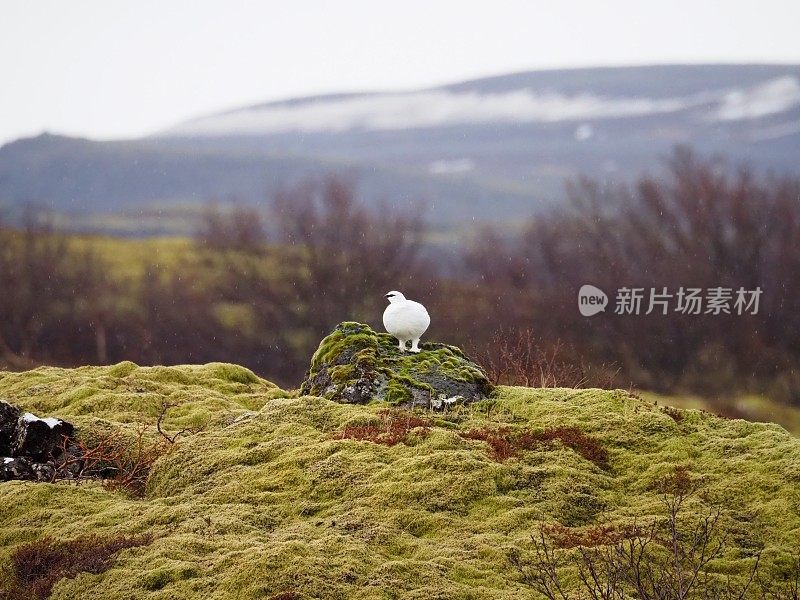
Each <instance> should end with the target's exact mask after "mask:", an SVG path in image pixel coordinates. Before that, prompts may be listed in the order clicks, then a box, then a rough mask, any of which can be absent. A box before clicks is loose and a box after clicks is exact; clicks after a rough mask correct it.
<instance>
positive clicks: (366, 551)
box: [0, 363, 800, 600]
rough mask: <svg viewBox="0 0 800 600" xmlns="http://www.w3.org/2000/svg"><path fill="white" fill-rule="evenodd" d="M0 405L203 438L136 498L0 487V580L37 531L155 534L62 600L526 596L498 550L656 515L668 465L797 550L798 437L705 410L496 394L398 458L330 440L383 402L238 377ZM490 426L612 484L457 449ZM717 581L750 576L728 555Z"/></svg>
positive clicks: (128, 366)
mask: <svg viewBox="0 0 800 600" xmlns="http://www.w3.org/2000/svg"><path fill="white" fill-rule="evenodd" d="M0 397H2V398H6V399H8V400H10V401H12V402H14V403H16V404H19V405H21V406H23V407H25V408H26V409H29V410H33V411H34V412H38V413H45V414H48V415H57V416H61V417H65V418H69V419H71V420H73V421H74V422H75V423H76V424H77V425H78V426H79V427H80V428H82V429H83V430H84V431H85V430H87V429H89V428H91V427H94V426H97V425H98V424H99V423H100V422H101V421H110V422H118V423H123V424H133V423H136V422H138V421H142V420H147V421H150V422H152V420H153V419H154V417H155V415H156V414H157V412H158V406H159V404H160V403H161V402H162V401H163V400H164V399H168V400H169V401H170V402H173V403H177V404H179V406H178V407H176V408H174V409H172V410H171V411H170V413H169V418H168V419H167V421H166V426H167V428H168V429H173V430H174V429H177V428H179V427H183V426H186V425H189V424H192V425H204V426H205V431H204V432H202V433H200V434H196V435H193V436H191V437H188V438H185V439H183V441H182V442H180V443H179V444H178V446H177V447H176V448H175V450H174V451H173V452H172V453H171V454H170V455H168V456H166V457H164V458H162V459H160V461H159V462H158V463H157V464H156V466H155V468H154V471H153V472H152V474H151V479H150V482H149V485H148V495H147V497H146V499H144V500H133V499H129V498H127V497H125V496H124V495H122V494H121V493H119V492H111V491H107V490H106V489H104V488H103V487H101V486H100V485H96V484H87V485H82V486H80V487H75V486H70V485H66V484H57V485H50V484H34V483H23V482H12V483H4V484H0V546H1V547H2V549H0V565H2V567H0V568H3V569H6V568H7V566H6V565H7V563H8V555H9V553H10V551H11V550H12V549H13V547H14V545H16V544H19V543H21V542H25V541H29V540H33V539H36V538H38V537H40V536H42V535H43V534H45V533H48V534H51V535H53V536H56V537H58V538H63V539H67V538H72V537H75V536H78V535H82V534H86V533H88V532H96V533H99V534H111V533H119V532H124V533H141V532H152V533H154V534H155V535H156V536H157V539H156V541H154V542H153V543H152V544H151V545H150V546H147V547H142V548H136V549H131V550H126V551H123V552H122V553H121V554H120V557H119V559H118V561H117V563H116V565H115V566H114V567H113V568H112V569H111V570H109V571H107V572H106V573H104V574H100V575H90V574H82V575H80V576H78V577H77V578H76V579H74V580H62V581H61V582H59V583H58V584H57V586H56V587H55V590H54V594H53V597H54V598H60V599H67V598H78V597H92V598H164V599H166V598H190V597H203V598H206V599H209V600H210V599H212V598H263V597H269V596H270V595H272V594H276V593H279V592H281V591H285V590H297V591H298V592H301V593H302V594H303V597H324V598H387V597H403V598H438V597H440V598H523V597H530V594H531V592H530V590H529V589H528V588H526V587H524V586H523V585H522V584H521V583H520V582H519V581H518V580H517V578H516V576H515V574H514V572H513V571H512V570H511V569H510V568H509V567H508V565H507V562H506V560H505V552H506V550H507V549H508V548H510V547H512V546H515V545H520V544H524V543H525V541H526V540H527V539H528V537H529V533H530V532H531V531H532V530H533V529H534V528H535V527H536V525H537V523H539V522H541V521H547V522H553V521H559V522H561V523H563V524H565V525H568V526H573V527H580V526H583V525H587V524H590V523H593V522H597V521H599V520H601V519H610V520H612V521H619V522H624V521H629V520H630V519H632V518H633V517H639V518H642V517H643V516H647V515H654V514H658V513H659V499H658V495H657V494H656V493H655V492H654V491H652V490H651V489H649V487H650V485H651V484H652V482H654V481H655V480H656V479H658V478H659V477H660V476H663V475H665V474H667V473H669V472H670V471H671V470H672V469H673V468H674V466H675V465H687V466H689V467H690V469H691V470H692V471H694V472H695V473H697V474H702V475H703V476H705V477H706V478H707V480H708V491H709V493H710V494H712V495H713V496H715V497H716V498H718V499H719V501H720V502H722V503H723V504H724V505H725V507H726V508H727V509H728V511H729V517H730V519H731V521H729V523H728V525H729V526H730V527H731V528H732V531H733V533H734V535H733V539H734V540H735V542H736V543H737V544H738V545H740V546H742V547H747V546H751V545H752V544H753V543H755V542H757V541H758V540H761V541H764V542H765V543H766V545H767V551H766V552H765V562H766V564H767V565H769V564H772V563H774V562H775V561H776V559H778V558H780V557H781V556H782V555H785V554H787V553H788V552H790V551H792V549H793V548H796V547H797V546H798V545H800V440H798V439H796V438H794V437H792V436H791V435H789V434H788V433H787V432H786V431H785V430H783V429H782V428H781V427H779V426H777V425H770V424H753V423H747V422H745V421H726V420H722V419H719V418H716V417H713V416H711V415H708V414H705V413H701V412H699V411H687V412H686V413H685V416H684V419H683V420H682V421H680V422H676V421H674V420H673V419H672V418H670V417H669V416H668V415H666V414H664V413H663V412H662V411H661V410H660V409H659V408H658V407H656V406H654V405H653V404H652V403H650V402H647V401H644V400H640V399H638V398H636V397H633V396H630V395H629V394H627V393H626V392H622V391H611V392H608V391H600V390H564V389H554V390H541V389H526V388H501V389H500V390H499V391H498V393H497V397H496V398H495V399H493V400H491V401H488V402H485V403H481V404H480V405H474V406H473V407H470V408H469V409H465V410H463V411H462V412H460V413H457V414H454V415H451V416H450V417H448V418H447V419H445V418H442V417H439V418H438V419H437V427H436V428H435V429H434V430H433V432H432V433H431V435H430V436H428V437H427V438H425V439H422V438H414V439H412V441H411V443H410V444H409V445H405V444H399V445H397V446H393V447H386V446H381V445H376V444H372V443H370V442H357V441H352V440H336V439H333V436H332V433H333V432H335V431H337V430H340V429H341V428H342V427H343V426H344V425H345V424H347V423H354V422H364V421H368V420H370V419H372V418H374V414H375V413H376V411H378V410H379V409H380V408H381V407H380V406H377V405H376V406H367V407H363V406H348V405H341V404H335V403H332V402H329V401H326V400H323V399H319V398H314V397H301V398H295V397H291V394H287V393H285V392H282V391H281V390H278V389H277V388H275V387H274V386H272V385H271V384H269V383H268V382H265V381H263V380H260V379H258V378H256V377H255V376H254V375H253V374H252V373H250V372H249V371H247V370H246V369H242V368H240V367H235V366H232V365H220V364H213V365H206V366H202V367H189V366H187V367H172V368H164V367H154V368H136V367H135V366H134V365H133V364H132V363H121V364H120V365H116V366H114V367H103V368H100V367H96V368H95V367H84V368H81V369H74V370H64V369H55V368H41V369H37V370H35V371H29V372H27V373H0ZM490 407H491V410H489V408H490ZM487 414H488V416H487ZM487 422H488V423H489V424H499V423H508V424H511V425H512V426H520V427H522V426H524V427H530V428H531V429H536V430H541V429H542V428H544V427H547V426H550V425H577V426H578V427H580V428H582V429H583V430H585V431H586V432H587V433H589V434H591V435H592V436H594V437H595V438H597V439H598V440H600V441H601V442H602V443H603V445H604V446H605V447H606V448H607V449H608V450H609V452H610V455H611V460H610V464H611V466H610V469H608V470H603V469H601V468H599V467H597V466H596V465H594V464H593V463H590V462H588V461H586V460H584V459H583V458H582V457H581V456H580V455H578V454H577V453H575V452H573V451H572V450H569V449H566V448H563V447H553V448H550V449H542V450H537V451H529V452H525V453H524V455H523V456H522V457H521V458H520V459H511V460H508V461H506V462H504V463H498V462H496V461H494V460H492V459H491V458H490V457H489V455H488V453H487V447H486V445H485V444H484V443H483V442H480V441H468V440H464V439H462V438H461V437H459V436H458V434H457V432H458V431H459V430H466V429H471V428H474V427H479V426H483V425H486V424H487ZM718 567H719V568H720V570H723V571H730V572H734V573H735V572H736V570H737V568H743V567H744V563H743V561H742V560H741V555H740V554H739V553H738V552H737V551H735V549H734V552H732V553H731V554H730V555H728V556H727V557H726V559H725V560H723V561H721V562H720V563H718ZM3 576H7V575H5V574H0V577H3Z"/></svg>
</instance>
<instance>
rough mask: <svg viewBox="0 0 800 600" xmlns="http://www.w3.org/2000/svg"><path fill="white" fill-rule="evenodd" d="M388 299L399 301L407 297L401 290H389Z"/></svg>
mask: <svg viewBox="0 0 800 600" xmlns="http://www.w3.org/2000/svg"><path fill="white" fill-rule="evenodd" d="M386 299H387V300H388V301H389V302H399V301H400V300H405V299H406V297H405V296H403V294H401V293H400V292H389V293H388V294H386Z"/></svg>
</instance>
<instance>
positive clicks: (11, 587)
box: [0, 535, 153, 600]
mask: <svg viewBox="0 0 800 600" xmlns="http://www.w3.org/2000/svg"><path fill="white" fill-rule="evenodd" d="M152 541H153V537H152V536H151V535H140V536H117V537H112V538H106V539H103V538H100V537H98V536H95V535H90V536H84V537H79V538H76V539H74V540H70V541H66V542H62V541H57V540H54V539H52V538H49V537H45V538H42V539H40V540H37V541H35V542H30V543H28V544H23V545H22V546H19V547H18V548H16V549H15V550H14V552H13V553H12V555H11V569H12V578H11V582H10V583H9V584H8V587H6V588H5V589H2V590H0V598H2V599H3V600H22V599H23V598H24V599H26V600H29V599H36V600H40V599H44V598H47V597H48V596H49V595H50V592H51V591H52V589H53V586H54V585H55V584H56V582H58V580H59V579H61V578H63V577H70V578H71V577H75V576H76V575H78V573H102V572H103V571H105V570H107V569H108V568H109V567H111V564H112V560H111V559H112V557H113V556H114V555H115V554H116V553H117V552H119V551H120V550H123V549H125V548H135V547H137V546H146V545H147V544H149V543H150V542H152Z"/></svg>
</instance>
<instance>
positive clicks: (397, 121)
mask: <svg viewBox="0 0 800 600" xmlns="http://www.w3.org/2000/svg"><path fill="white" fill-rule="evenodd" d="M798 106H800V80H799V79H798V77H796V76H794V75H784V76H780V77H773V78H768V79H765V80H763V81H759V82H756V83H752V84H749V85H743V86H733V87H723V88H719V89H707V90H699V91H697V92H695V93H693V94H688V95H675V96H667V97H655V96H651V97H648V96H626V95H617V96H609V95H603V94H598V93H594V92H591V91H584V92H579V93H564V92H560V91H558V90H556V89H551V88H540V89H536V88H531V87H523V88H519V89H516V90H507V91H501V92H481V91H477V90H463V91H459V90H452V89H446V88H445V89H434V90H422V91H417V92H404V93H384V94H364V95H355V96H353V95H350V96H344V97H332V98H315V99H309V100H305V101H303V100H300V101H296V102H291V103H285V102H284V103H274V104H267V105H262V106H257V107H252V108H246V109H242V110H237V111H232V112H227V113H222V114H218V115H212V116H209V117H205V118H201V119H195V120H192V121H189V122H187V123H184V124H181V125H179V126H177V127H175V128H173V129H170V130H168V131H166V132H164V134H163V135H168V136H224V135H259V134H266V135H268V134H281V133H288V132H322V133H339V132H344V131H353V130H356V131H383V130H403V129H424V128H433V127H451V126H459V125H485V124H492V123H501V124H513V123H520V124H522V123H537V122H538V123H557V122H562V121H581V120H594V119H624V118H632V117H634V118H635V117H643V116H648V115H662V114H669V113H677V112H681V111H690V113H691V114H690V115H688V118H689V119H690V120H702V121H706V122H716V121H735V120H742V119H756V118H761V117H766V116H770V115H777V114H779V113H784V112H787V111H790V110H792V109H794V108H797V107H798Z"/></svg>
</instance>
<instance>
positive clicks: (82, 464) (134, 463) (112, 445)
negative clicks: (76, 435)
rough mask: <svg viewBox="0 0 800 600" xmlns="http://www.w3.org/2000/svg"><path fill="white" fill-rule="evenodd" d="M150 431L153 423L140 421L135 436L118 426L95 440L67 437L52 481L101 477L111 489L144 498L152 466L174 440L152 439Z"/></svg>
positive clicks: (84, 479)
mask: <svg viewBox="0 0 800 600" xmlns="http://www.w3.org/2000/svg"><path fill="white" fill-rule="evenodd" d="M150 431H151V428H150V426H149V425H145V424H140V425H138V426H137V428H136V431H135V433H134V434H133V436H131V434H130V433H129V432H126V431H124V430H122V429H115V430H113V431H112V432H110V433H108V434H106V435H103V436H102V437H100V438H99V439H96V440H93V441H91V442H87V441H83V440H69V439H66V438H65V439H64V441H63V442H62V445H61V448H60V453H59V457H58V458H57V459H56V462H55V464H56V469H55V471H54V474H53V477H52V481H57V480H60V479H69V480H71V481H74V482H75V483H77V484H79V483H82V482H84V481H87V480H92V479H97V478H100V479H102V480H103V484H104V485H105V486H106V487H107V488H108V489H112V490H122V491H124V492H126V493H128V494H130V495H131V496H133V497H135V498H143V497H144V495H145V487H146V485H147V478H148V476H149V475H150V470H151V469H152V467H153V465H154V464H155V462H156V461H157V460H158V459H159V458H161V457H162V456H164V455H165V454H166V453H167V452H169V451H170V449H171V446H172V445H173V444H174V441H173V442H167V441H166V440H163V439H161V440H156V441H152V440H151V439H150V435H149V432H150Z"/></svg>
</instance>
